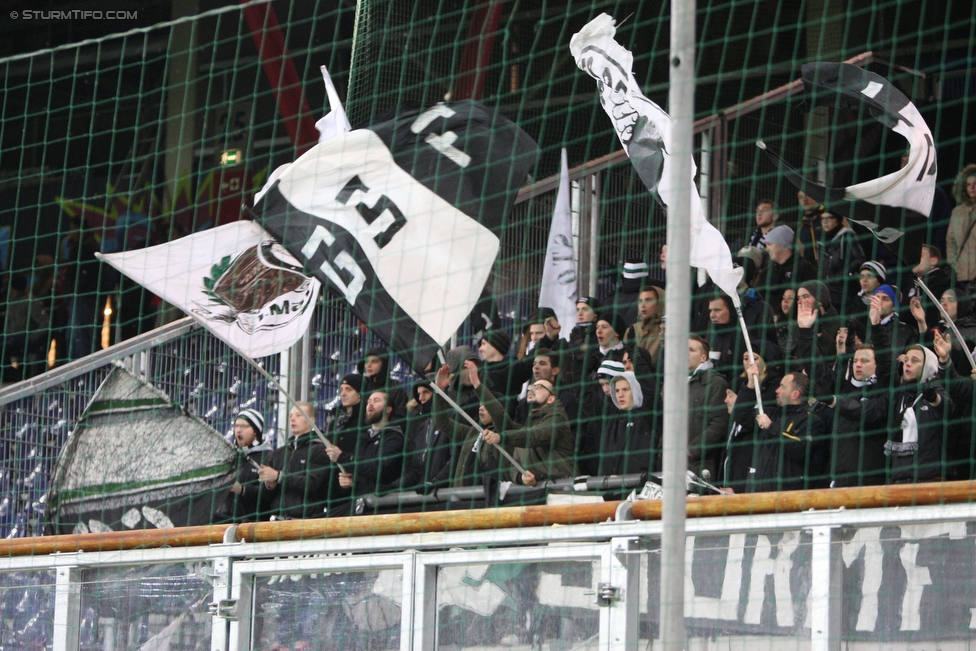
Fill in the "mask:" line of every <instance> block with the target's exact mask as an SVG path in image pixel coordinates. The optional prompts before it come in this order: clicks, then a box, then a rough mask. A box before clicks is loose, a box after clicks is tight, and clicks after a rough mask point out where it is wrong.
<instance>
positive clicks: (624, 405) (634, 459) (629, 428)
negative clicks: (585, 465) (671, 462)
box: [596, 371, 658, 475]
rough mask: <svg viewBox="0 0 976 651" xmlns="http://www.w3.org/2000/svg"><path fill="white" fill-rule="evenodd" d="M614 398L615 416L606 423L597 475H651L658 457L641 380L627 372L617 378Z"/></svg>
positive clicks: (613, 389) (612, 394)
mask: <svg viewBox="0 0 976 651" xmlns="http://www.w3.org/2000/svg"><path fill="white" fill-rule="evenodd" d="M610 398H611V400H613V404H614V406H615V407H616V410H615V413H613V414H612V415H611V416H610V418H608V419H607V421H606V422H605V423H604V426H603V428H602V436H601V437H600V454H599V462H598V464H597V472H596V474H597V475H626V474H630V473H647V472H648V471H650V470H651V469H652V468H653V467H654V466H655V465H656V464H655V459H656V456H657V453H658V446H657V445H656V441H655V436H654V432H653V430H652V427H651V424H650V422H649V421H647V420H646V419H645V418H644V416H642V415H641V413H640V411H639V410H640V407H641V405H642V404H643V402H644V395H643V393H642V391H641V386H640V383H639V382H638V381H637V377H636V376H635V375H634V374H633V373H631V372H630V371H624V372H623V373H621V374H620V375H618V376H616V377H614V378H613V385H612V388H611V390H610Z"/></svg>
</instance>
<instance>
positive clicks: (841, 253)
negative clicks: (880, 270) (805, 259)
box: [817, 226, 865, 308]
mask: <svg viewBox="0 0 976 651" xmlns="http://www.w3.org/2000/svg"><path fill="white" fill-rule="evenodd" d="M855 237H856V236H855V234H854V231H853V230H851V229H850V228H848V227H846V226H840V227H838V228H837V229H835V230H833V231H829V232H828V231H824V232H823V237H822V238H821V239H820V242H819V243H818V244H817V246H818V247H819V248H820V256H819V257H820V261H819V263H818V265H817V267H818V270H819V272H820V275H819V278H820V280H821V281H823V282H824V283H825V284H826V285H827V288H828V289H829V290H830V302H831V303H832V304H833V305H834V306H836V307H838V308H839V307H842V306H843V305H844V301H845V298H846V297H847V296H848V295H849V294H850V292H851V289H852V287H853V286H854V285H857V280H856V279H855V276H856V275H857V274H858V272H859V270H860V268H861V265H862V264H864V259H865V258H864V249H862V248H861V245H860V244H858V243H857V240H856V239H855Z"/></svg>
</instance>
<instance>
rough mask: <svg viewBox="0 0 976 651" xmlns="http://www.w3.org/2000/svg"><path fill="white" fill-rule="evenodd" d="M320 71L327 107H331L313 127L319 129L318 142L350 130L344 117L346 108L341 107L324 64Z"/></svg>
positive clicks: (350, 126) (337, 94) (350, 127)
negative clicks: (327, 102) (326, 97)
mask: <svg viewBox="0 0 976 651" xmlns="http://www.w3.org/2000/svg"><path fill="white" fill-rule="evenodd" d="M319 69H320V70H321V71H322V80H323V81H324V82H325V92H326V93H328V95H329V108H330V109H331V110H330V111H329V112H328V113H326V114H325V116H323V117H321V118H319V120H318V122H316V123H315V128H316V129H318V130H319V142H325V141H326V140H332V139H333V138H335V137H336V136H341V135H342V134H344V133H347V132H349V131H352V125H350V124H349V118H347V117H346V109H344V108H342V100H340V99H339V93H337V92H336V89H335V85H334V84H333V83H332V77H330V76H329V71H328V70H326V68H325V66H321V68H319Z"/></svg>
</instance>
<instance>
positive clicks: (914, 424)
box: [885, 344, 952, 484]
mask: <svg viewBox="0 0 976 651" xmlns="http://www.w3.org/2000/svg"><path fill="white" fill-rule="evenodd" d="M899 359H900V361H901V362H902V372H901V379H900V381H899V386H898V388H897V389H896V390H895V392H894V394H893V395H892V397H891V404H892V411H891V417H890V418H889V420H888V423H889V424H888V427H889V429H888V440H887V441H886V442H885V454H886V455H888V457H889V458H890V461H889V463H890V468H891V474H890V480H891V482H892V483H895V484H907V483H913V482H925V481H941V480H942V479H943V478H945V477H946V473H947V470H948V468H947V462H948V442H949V441H948V437H947V431H946V429H947V427H948V422H947V417H948V415H949V414H950V413H951V411H952V405H951V402H950V400H949V397H948V396H947V395H946V393H945V390H944V389H943V387H942V385H941V384H940V383H939V381H938V378H937V376H938V372H939V362H938V358H937V357H936V355H935V353H933V352H932V351H931V350H929V349H928V348H925V347H924V346H920V345H918V344H915V345H912V346H909V347H908V349H907V350H905V353H904V354H903V355H902V356H900V358H899Z"/></svg>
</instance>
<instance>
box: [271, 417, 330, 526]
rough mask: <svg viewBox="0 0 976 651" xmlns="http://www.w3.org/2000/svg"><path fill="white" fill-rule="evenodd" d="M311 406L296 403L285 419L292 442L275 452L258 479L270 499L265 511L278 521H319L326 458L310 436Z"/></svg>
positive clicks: (326, 473) (326, 476) (325, 493)
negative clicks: (268, 511) (304, 519)
mask: <svg viewBox="0 0 976 651" xmlns="http://www.w3.org/2000/svg"><path fill="white" fill-rule="evenodd" d="M314 418H315V406H314V405H312V404H311V403H308V402H299V403H296V404H295V406H294V407H292V410H291V414H290V416H289V419H288V423H289V425H291V434H292V440H291V441H289V442H288V443H286V444H285V445H284V446H282V447H280V448H278V449H277V450H275V452H274V454H273V455H272V456H271V460H270V463H269V464H268V465H266V466H261V469H260V470H259V471H258V478H259V479H260V480H261V481H262V482H264V486H265V488H267V489H268V491H269V494H270V499H271V504H270V507H269V510H270V512H271V514H272V516H273V517H275V518H279V519H300V518H317V517H321V515H322V511H323V508H324V507H325V505H326V499H327V497H328V481H329V457H328V455H327V454H326V452H325V446H324V445H322V442H321V441H319V440H318V438H317V437H316V435H315V433H314V432H312V419H314Z"/></svg>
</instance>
